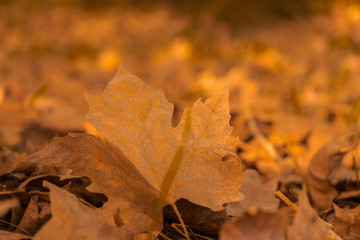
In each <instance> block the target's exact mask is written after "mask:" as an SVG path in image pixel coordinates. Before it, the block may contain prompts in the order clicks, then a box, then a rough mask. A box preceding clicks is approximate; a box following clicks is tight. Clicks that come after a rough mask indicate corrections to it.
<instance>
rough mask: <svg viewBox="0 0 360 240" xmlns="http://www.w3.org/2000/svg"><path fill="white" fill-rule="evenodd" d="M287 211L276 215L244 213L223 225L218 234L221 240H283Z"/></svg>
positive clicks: (284, 210) (260, 212)
mask: <svg viewBox="0 0 360 240" xmlns="http://www.w3.org/2000/svg"><path fill="white" fill-rule="evenodd" d="M286 220H287V211H286V209H283V210H282V211H280V212H278V213H265V212H262V211H259V212H257V214H256V215H251V214H249V213H245V214H244V215H243V216H241V217H236V218H234V219H232V220H231V221H229V222H227V223H225V225H224V226H223V227H222V229H221V232H220V239H221V240H238V239H243V240H273V239H277V240H284V239H285V228H286Z"/></svg>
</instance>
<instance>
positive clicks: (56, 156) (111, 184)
mask: <svg viewBox="0 0 360 240" xmlns="http://www.w3.org/2000/svg"><path fill="white" fill-rule="evenodd" d="M25 161H27V162H32V163H36V164H37V165H48V166H53V167H59V168H70V169H72V171H73V172H72V174H73V175H76V176H88V177H89V178H90V179H91V180H92V184H91V185H89V187H88V190H89V191H91V192H101V193H103V194H105V195H106V196H107V198H108V202H107V203H106V204H105V205H104V207H103V209H102V213H103V214H104V215H105V216H106V217H107V218H108V219H113V215H114V214H115V212H116V211H117V209H118V208H119V211H120V216H121V219H122V221H123V222H124V223H125V226H126V227H127V228H129V229H130V230H132V231H133V232H134V233H135V234H136V233H140V232H146V230H147V228H148V226H149V224H150V219H151V218H150V216H151V213H152V209H153V208H154V205H153V203H154V201H155V200H156V195H157V194H158V193H157V191H156V190H155V189H153V188H152V187H151V186H150V185H149V184H148V183H147V181H146V180H145V179H144V178H143V177H142V176H141V174H140V173H139V172H138V171H137V170H136V169H135V167H134V166H133V165H132V163H130V162H129V161H128V160H127V159H126V158H125V157H124V156H123V154H122V153H121V152H120V151H119V150H118V149H116V148H114V147H112V146H111V145H110V144H108V143H106V142H104V141H103V140H101V139H99V138H96V137H94V136H92V135H89V134H76V133H73V134H69V135H68V136H67V137H64V138H56V139H55V140H54V141H53V142H52V143H51V144H50V145H49V146H47V147H46V148H44V149H43V150H41V151H39V152H37V153H35V154H33V155H32V156H30V157H29V158H28V159H26V160H25Z"/></svg>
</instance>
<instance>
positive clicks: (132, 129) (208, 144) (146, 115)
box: [86, 70, 242, 210]
mask: <svg viewBox="0 0 360 240" xmlns="http://www.w3.org/2000/svg"><path fill="white" fill-rule="evenodd" d="M86 99H87V101H88V103H89V107H90V110H89V113H88V115H87V118H88V119H89V121H90V122H92V123H93V124H94V125H95V126H96V128H97V129H98V130H99V132H100V133H101V134H102V135H103V136H104V137H105V139H107V140H108V141H109V142H111V143H112V144H114V145H115V146H117V147H118V148H119V149H120V150H121V151H122V152H123V153H124V154H125V156H127V157H128V158H129V160H130V161H132V162H133V163H134V165H135V166H136V168H137V169H139V171H140V172H141V174H142V175H143V176H144V177H145V178H146V179H147V180H148V181H149V182H150V184H151V185H152V186H153V187H154V188H155V189H158V190H159V189H160V186H161V184H162V181H163V179H164V176H165V173H166V172H167V170H168V168H169V166H170V163H171V160H172V158H173V156H174V154H175V152H176V150H177V148H178V147H179V144H180V142H181V141H182V133H183V128H184V123H185V120H184V118H183V119H182V120H181V121H180V123H179V125H178V126H177V127H173V126H172V125H171V119H172V115H173V105H172V104H171V103H169V102H168V101H167V100H166V98H165V96H164V93H163V92H162V91H161V90H158V91H154V90H152V89H151V88H150V87H149V86H147V85H146V84H145V83H144V82H143V81H141V80H140V79H139V78H137V77H136V76H134V75H132V74H130V73H128V72H126V71H121V70H120V71H119V72H118V73H117V74H116V76H115V77H114V79H113V80H112V81H111V82H110V83H109V84H108V86H107V88H106V89H105V91H104V93H103V94H102V95H87V96H86ZM228 101H229V100H228V90H227V89H225V90H223V91H221V92H219V94H218V95H217V96H214V97H212V98H209V99H208V100H206V102H205V103H202V102H201V100H200V99H199V100H198V101H196V102H195V103H194V105H193V106H192V107H191V108H189V109H187V110H186V111H189V112H191V114H190V122H191V129H190V137H189V141H188V142H186V143H185V144H186V150H185V153H184V156H183V159H182V162H181V166H180V169H179V171H178V173H177V175H176V178H175V180H174V183H173V185H172V189H171V190H170V192H169V195H168V198H167V200H168V201H169V202H175V201H176V200H178V199H180V198H185V199H188V200H190V201H191V202H193V203H196V204H199V205H203V206H206V207H209V208H211V209H213V210H221V209H223V204H224V203H226V202H233V201H239V200H240V199H241V198H242V195H241V193H239V192H238V189H239V187H240V186H241V183H242V172H241V165H240V162H239V161H238V160H236V161H229V162H223V161H221V159H222V157H223V156H224V155H225V154H227V153H232V148H233V147H234V144H235V139H234V138H232V137H231V132H232V127H230V126H229V120H230V114H229V103H228Z"/></svg>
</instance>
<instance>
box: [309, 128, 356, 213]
mask: <svg viewBox="0 0 360 240" xmlns="http://www.w3.org/2000/svg"><path fill="white" fill-rule="evenodd" d="M358 140H359V131H358V130H356V131H353V132H351V133H347V134H344V135H343V136H341V137H338V138H336V139H334V140H333V141H331V142H329V143H328V144H326V145H325V146H323V147H322V148H321V149H320V150H318V152H317V153H316V154H315V155H314V156H313V157H312V159H311V162H310V164H309V168H308V178H307V181H308V185H309V193H310V196H311V200H312V202H313V204H314V207H315V208H316V209H317V210H318V211H320V212H321V211H324V210H326V209H328V208H330V206H331V202H332V201H333V199H334V198H335V197H336V196H337V195H338V191H337V190H336V189H335V188H334V187H333V186H332V185H331V184H330V176H331V174H332V173H333V172H334V170H335V169H336V168H338V167H339V166H340V164H341V161H342V159H343V157H344V156H345V154H346V153H347V152H349V151H350V150H352V149H354V148H355V147H356V145H357V143H358Z"/></svg>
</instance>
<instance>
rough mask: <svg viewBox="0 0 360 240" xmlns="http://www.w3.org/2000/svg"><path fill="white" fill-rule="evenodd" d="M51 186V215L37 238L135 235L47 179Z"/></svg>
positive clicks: (66, 239)
mask: <svg viewBox="0 0 360 240" xmlns="http://www.w3.org/2000/svg"><path fill="white" fill-rule="evenodd" d="M44 186H45V187H48V188H49V189H50V201H51V215H52V217H51V219H50V220H49V222H47V223H46V224H45V225H44V226H43V227H42V228H41V229H40V230H39V232H38V233H37V234H36V235H35V237H34V238H33V239H34V240H48V239H53V240H71V239H84V240H86V239H89V240H90V239H107V240H115V239H119V240H120V239H124V240H125V239H132V234H131V232H130V231H129V230H127V229H126V228H123V227H114V226H110V225H109V224H108V223H107V221H106V219H105V218H104V217H103V216H102V215H101V214H99V213H98V212H96V210H94V209H92V208H89V207H87V206H85V205H83V204H82V203H81V202H80V201H78V199H77V198H76V197H75V196H74V195H72V194H71V193H69V192H67V191H66V190H64V189H61V188H59V187H56V186H55V185H53V184H51V183H49V182H44Z"/></svg>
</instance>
